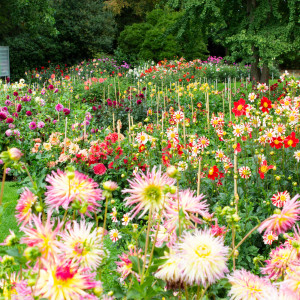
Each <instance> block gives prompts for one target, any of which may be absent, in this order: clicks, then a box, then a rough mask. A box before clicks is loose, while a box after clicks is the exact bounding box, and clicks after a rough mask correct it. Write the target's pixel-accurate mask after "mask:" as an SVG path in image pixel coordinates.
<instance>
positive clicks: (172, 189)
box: [170, 185, 177, 194]
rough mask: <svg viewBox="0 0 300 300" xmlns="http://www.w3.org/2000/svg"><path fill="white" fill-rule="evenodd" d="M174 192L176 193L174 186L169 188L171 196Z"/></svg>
mask: <svg viewBox="0 0 300 300" xmlns="http://www.w3.org/2000/svg"><path fill="white" fill-rule="evenodd" d="M176 191H177V188H176V186H174V185H172V186H170V193H171V194H175V193H176Z"/></svg>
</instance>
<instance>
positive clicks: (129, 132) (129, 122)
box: [128, 113, 131, 144]
mask: <svg viewBox="0 0 300 300" xmlns="http://www.w3.org/2000/svg"><path fill="white" fill-rule="evenodd" d="M130 133H131V132H130V113H128V136H129V144H130V143H131V139H130Z"/></svg>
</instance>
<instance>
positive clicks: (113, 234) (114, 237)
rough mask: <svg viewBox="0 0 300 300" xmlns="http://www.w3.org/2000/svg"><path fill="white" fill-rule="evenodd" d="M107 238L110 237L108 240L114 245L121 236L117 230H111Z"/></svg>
mask: <svg viewBox="0 0 300 300" xmlns="http://www.w3.org/2000/svg"><path fill="white" fill-rule="evenodd" d="M109 237H110V239H111V240H112V241H113V242H114V243H115V242H116V241H118V240H119V239H120V238H121V237H122V236H121V234H120V233H119V230H118V229H112V230H111V231H110V232H109Z"/></svg>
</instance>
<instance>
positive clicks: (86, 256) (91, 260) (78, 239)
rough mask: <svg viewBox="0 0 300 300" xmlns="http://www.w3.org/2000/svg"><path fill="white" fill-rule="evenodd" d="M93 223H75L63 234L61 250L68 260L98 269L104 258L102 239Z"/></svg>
mask: <svg viewBox="0 0 300 300" xmlns="http://www.w3.org/2000/svg"><path fill="white" fill-rule="evenodd" d="M92 227H93V223H86V222H85V220H81V221H80V223H77V222H76V221H73V222H72V223H70V224H68V226H67V228H66V229H65V230H64V232H62V233H61V234H60V235H61V238H62V239H61V242H62V243H63V245H62V248H61V249H60V250H61V252H62V253H63V255H64V256H65V257H66V258H68V259H76V260H78V261H79V262H80V264H81V266H83V267H89V268H91V269H93V270H94V269H96V268H97V267H98V266H99V265H100V263H101V261H102V258H103V254H104V253H103V249H102V248H103V247H102V238H101V236H100V235H97V228H95V229H92Z"/></svg>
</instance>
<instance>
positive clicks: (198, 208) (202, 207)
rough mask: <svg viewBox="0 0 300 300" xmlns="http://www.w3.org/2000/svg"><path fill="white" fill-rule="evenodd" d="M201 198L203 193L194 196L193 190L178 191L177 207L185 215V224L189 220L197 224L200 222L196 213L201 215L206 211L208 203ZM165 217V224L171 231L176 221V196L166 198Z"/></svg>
mask: <svg viewBox="0 0 300 300" xmlns="http://www.w3.org/2000/svg"><path fill="white" fill-rule="evenodd" d="M203 199H204V195H202V194H201V195H200V196H198V197H196V196H195V195H194V192H193V191H190V190H185V191H180V192H179V207H180V209H181V210H182V212H183V213H184V215H185V218H184V222H186V224H191V221H192V222H194V223H198V224H201V223H202V220H201V219H200V218H198V215H200V216H203V215H204V214H206V213H208V204H207V203H206V200H203ZM165 217H166V222H165V226H166V228H167V229H168V231H169V232H171V231H173V230H174V229H175V228H176V224H177V223H178V201H177V197H176V196H174V197H170V198H169V199H168V201H167V205H166V211H165Z"/></svg>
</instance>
